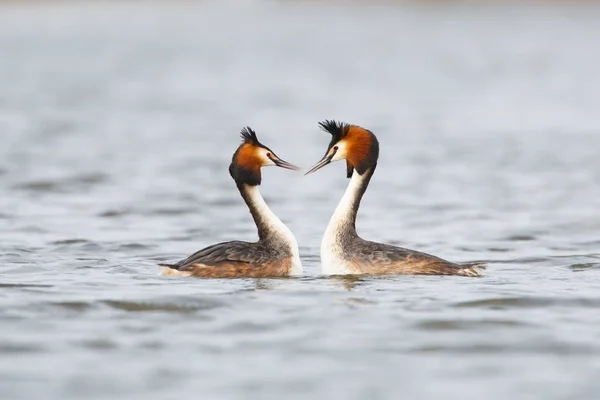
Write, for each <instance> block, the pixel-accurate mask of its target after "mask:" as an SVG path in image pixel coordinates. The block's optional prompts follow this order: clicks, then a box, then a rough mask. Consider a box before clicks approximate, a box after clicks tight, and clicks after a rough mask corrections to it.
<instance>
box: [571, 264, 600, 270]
mask: <svg viewBox="0 0 600 400" xmlns="http://www.w3.org/2000/svg"><path fill="white" fill-rule="evenodd" d="M568 268H570V269H572V270H573V271H586V270H589V269H597V268H600V263H597V262H593V263H577V264H571V265H569V267H568Z"/></svg>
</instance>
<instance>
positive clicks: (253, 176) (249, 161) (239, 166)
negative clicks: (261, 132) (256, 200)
mask: <svg viewBox="0 0 600 400" xmlns="http://www.w3.org/2000/svg"><path fill="white" fill-rule="evenodd" d="M241 136H242V144H240V146H239V147H238V148H237V150H236V151H235V153H234V154H233V157H232V158H231V164H230V165H229V174H230V175H231V177H232V178H233V179H234V180H235V181H236V183H238V184H240V183H245V184H248V185H251V186H256V185H260V181H261V174H260V169H261V167H269V166H273V165H274V166H277V167H281V168H285V169H291V170H295V171H297V170H299V169H300V168H298V167H296V166H295V165H293V164H290V163H289V162H287V161H284V160H282V159H281V158H279V157H277V155H275V153H274V152H273V150H271V149H269V148H268V147H267V146H265V145H263V144H262V143H260V142H259V141H258V138H257V137H256V132H254V131H253V130H252V129H251V128H250V127H249V126H247V127H245V128H243V129H242V131H241Z"/></svg>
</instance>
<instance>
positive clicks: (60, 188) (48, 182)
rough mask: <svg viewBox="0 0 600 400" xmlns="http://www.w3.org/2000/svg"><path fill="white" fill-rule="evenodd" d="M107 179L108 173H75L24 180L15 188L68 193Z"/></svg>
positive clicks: (38, 191)
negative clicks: (69, 175) (65, 176)
mask: <svg viewBox="0 0 600 400" xmlns="http://www.w3.org/2000/svg"><path fill="white" fill-rule="evenodd" d="M107 179H108V175H106V174H104V173H101V172H95V173H89V174H82V175H75V176H72V177H67V178H64V179H54V180H53V179H38V180H32V181H27V182H22V183H18V184H16V185H14V186H13V189H17V190H23V191H28V192H35V193H46V192H48V193H67V192H71V191H73V190H81V189H87V190H89V189H91V188H92V187H93V186H96V185H98V184H100V183H103V182H105V181H106V180H107Z"/></svg>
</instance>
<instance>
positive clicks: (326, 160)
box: [304, 152, 335, 176]
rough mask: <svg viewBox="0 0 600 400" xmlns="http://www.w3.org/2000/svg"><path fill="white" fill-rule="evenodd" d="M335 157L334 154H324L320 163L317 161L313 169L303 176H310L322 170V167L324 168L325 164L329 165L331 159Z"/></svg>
mask: <svg viewBox="0 0 600 400" xmlns="http://www.w3.org/2000/svg"><path fill="white" fill-rule="evenodd" d="M334 155H335V152H333V153H331V154H329V155H327V154H325V157H323V158H322V159H321V161H319V162H318V163H316V164H315V166H314V167H312V168H311V169H310V170H309V171H308V172H307V173H305V174H304V175H305V176H306V175H308V174H312V173H313V172H315V171H316V170H318V169H321V168H323V167H324V166H326V165H327V164H329V163H330V162H331V159H332V158H333V156H334Z"/></svg>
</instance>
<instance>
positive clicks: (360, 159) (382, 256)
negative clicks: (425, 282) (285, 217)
mask: <svg viewBox="0 0 600 400" xmlns="http://www.w3.org/2000/svg"><path fill="white" fill-rule="evenodd" d="M320 126H321V127H322V128H323V129H324V130H325V131H327V132H329V133H330V134H331V135H332V140H331V142H330V143H329V146H328V148H327V151H326V153H325V156H324V157H323V158H322V159H321V161H319V162H318V163H317V164H316V165H315V166H314V167H313V168H312V169H311V170H309V171H308V172H307V173H306V174H310V173H313V172H315V171H316V170H318V169H320V168H322V167H324V166H325V165H327V164H329V163H331V162H333V161H338V160H346V173H347V177H348V178H350V182H349V184H348V187H347V189H346V191H345V193H344V195H343V196H342V199H341V200H340V202H339V204H338V206H337V207H336V209H335V211H334V213H333V215H332V217H331V219H330V221H329V224H328V225H327V228H326V229H325V233H324V235H323V240H322V241H321V265H322V272H323V274H326V275H348V274H368V275H382V274H401V275H461V276H481V275H482V269H484V268H485V265H484V264H478V263H471V264H456V263H453V262H449V261H446V260H443V259H441V258H439V257H435V256H432V255H430V254H426V253H421V252H418V251H414V250H409V249H405V248H402V247H397V246H392V245H388V244H384V243H377V242H371V241H367V240H364V239H362V238H361V237H359V236H358V234H357V233H356V215H357V212H358V208H359V206H360V201H361V199H362V197H363V195H364V193H365V191H366V190H367V187H368V185H369V182H370V180H371V177H372V176H373V174H374V172H375V168H376V167H377V159H378V157H379V142H378V140H377V137H376V136H375V135H374V134H373V133H372V132H371V131H368V130H366V129H364V128H361V127H359V126H356V125H350V124H345V123H339V122H335V121H324V122H321V123H320Z"/></svg>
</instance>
